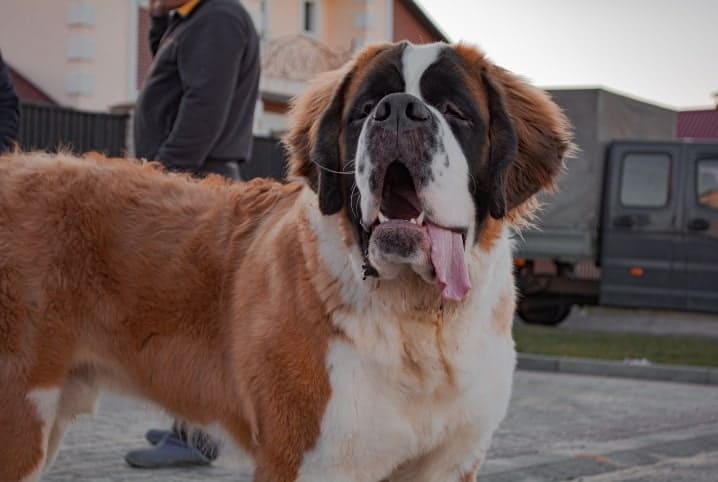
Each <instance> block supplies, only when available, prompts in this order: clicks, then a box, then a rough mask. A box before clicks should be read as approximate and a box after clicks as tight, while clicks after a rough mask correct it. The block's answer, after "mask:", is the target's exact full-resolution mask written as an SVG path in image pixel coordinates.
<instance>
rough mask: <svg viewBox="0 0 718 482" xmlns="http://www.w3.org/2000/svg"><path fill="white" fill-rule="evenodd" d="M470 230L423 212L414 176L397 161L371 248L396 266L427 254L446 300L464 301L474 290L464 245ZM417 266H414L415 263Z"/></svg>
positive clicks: (387, 176) (388, 178) (388, 180)
mask: <svg viewBox="0 0 718 482" xmlns="http://www.w3.org/2000/svg"><path fill="white" fill-rule="evenodd" d="M466 233H467V229H466V228H451V227H446V226H441V225H440V224H438V223H434V222H433V221H432V220H431V219H430V218H429V216H427V214H426V212H425V210H424V209H423V206H422V202H421V200H420V199H419V196H418V194H417V190H416V187H415V185H414V181H413V179H412V176H411V173H410V172H409V170H408V169H407V168H406V166H405V165H404V164H402V163H401V162H399V161H394V162H393V163H391V164H390V165H389V167H388V168H387V170H386V174H385V177H384V185H383V188H382V192H381V202H380V209H379V213H378V216H377V219H376V220H375V221H374V223H373V224H372V225H371V227H370V229H369V234H370V245H372V246H374V247H375V248H376V252H380V253H384V254H386V255H387V257H388V256H389V255H390V256H391V259H392V261H393V262H395V263H406V264H412V263H411V261H410V260H414V259H416V258H417V254H418V255H425V256H423V257H421V259H427V260H428V261H427V263H430V264H431V267H430V268H429V269H430V270H431V271H433V275H434V278H435V280H436V283H437V284H438V287H439V290H440V292H441V294H442V296H443V297H444V298H445V299H448V300H453V301H461V300H462V299H463V298H464V297H465V296H466V293H467V292H468V291H469V289H470V288H471V284H470V282H469V277H468V271H467V268H466V261H465V258H464V246H465V243H466ZM412 266H413V264H412Z"/></svg>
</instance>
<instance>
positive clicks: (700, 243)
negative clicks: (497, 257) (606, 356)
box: [516, 141, 718, 325]
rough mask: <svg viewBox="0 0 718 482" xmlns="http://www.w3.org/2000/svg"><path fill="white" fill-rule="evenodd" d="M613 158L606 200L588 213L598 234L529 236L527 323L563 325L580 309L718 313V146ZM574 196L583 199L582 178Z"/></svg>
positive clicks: (623, 146) (628, 148)
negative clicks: (596, 306) (574, 308)
mask: <svg viewBox="0 0 718 482" xmlns="http://www.w3.org/2000/svg"><path fill="white" fill-rule="evenodd" d="M604 156H605V157H604V158H603V159H601V164H602V165H603V170H602V171H603V172H601V173H600V174H598V173H596V176H597V177H600V179H601V183H602V185H601V187H600V189H599V194H598V200H597V201H591V202H588V203H586V204H585V205H584V206H583V207H584V213H588V212H589V211H590V209H593V210H594V211H596V215H595V216H596V219H597V220H598V223H597V226H596V229H595V231H594V232H595V233H596V234H595V236H594V235H592V234H591V233H592V231H588V230H586V231H585V235H584V237H585V238H586V239H588V240H589V241H587V242H582V243H581V244H578V243H577V242H576V241H575V240H577V239H580V238H579V237H578V236H576V235H575V234H574V232H573V231H571V230H574V231H575V225H576V223H575V222H572V223H565V224H566V228H564V231H561V229H558V228H555V227H551V226H550V227H549V228H548V229H545V230H544V229H537V230H533V231H529V232H527V233H525V235H523V236H521V237H519V243H518V244H519V249H518V256H519V258H518V259H517V261H516V274H517V284H518V287H519V292H520V293H521V297H520V299H519V305H518V314H519V316H520V317H521V318H522V319H524V320H525V321H527V322H529V323H537V324H545V325H553V324H557V323H560V322H561V321H563V319H564V318H565V317H566V316H567V315H568V314H569V312H570V310H571V307H572V306H573V305H574V304H579V305H591V304H599V305H610V306H619V307H631V308H659V309H672V310H685V311H703V312H718V143H698V142H690V141H614V142H611V143H608V144H607V145H606V149H605V152H604ZM569 169H570V167H569ZM579 174H580V173H579ZM579 177H580V176H579ZM586 182H588V179H587V180H586ZM566 189H567V190H572V191H573V193H571V192H569V196H566V197H567V198H569V199H572V198H571V196H574V197H575V196H579V198H580V195H581V193H580V190H581V189H582V188H581V184H580V181H579V180H578V179H576V175H575V174H574V178H573V179H572V180H571V186H570V187H566ZM562 195H564V194H562V192H561V191H559V193H558V194H557V196H558V197H560V196H562ZM564 196H565V195H564ZM576 199H578V198H576ZM584 201H585V200H584ZM551 202H552V201H551V199H550V198H548V200H547V203H548V207H549V208H551V207H552V205H551ZM574 204H575V203H574ZM566 206H571V204H570V203H567V202H565V200H562V199H560V198H559V199H558V202H556V203H555V205H554V207H561V208H562V210H559V209H554V210H553V212H554V213H559V214H563V213H565V212H567V211H566ZM590 206H595V207H593V208H590ZM586 207H589V208H590V209H589V210H585V208H586ZM560 218H561V216H556V215H555V214H554V216H553V219H554V224H553V226H556V225H557V224H558V223H557V222H556V221H555V220H556V219H560ZM539 225H540V223H539ZM563 233H569V234H568V235H567V234H563ZM594 238H595V239H594ZM583 245H585V246H590V247H591V249H590V250H589V249H584V250H581V249H577V248H573V249H572V247H574V246H583Z"/></svg>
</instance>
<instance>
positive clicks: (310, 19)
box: [302, 1, 318, 34]
mask: <svg viewBox="0 0 718 482" xmlns="http://www.w3.org/2000/svg"><path fill="white" fill-rule="evenodd" d="M317 23H318V22H317V3H316V1H305V2H302V28H303V29H304V32H305V33H309V34H316V33H317V30H318V29H317Z"/></svg>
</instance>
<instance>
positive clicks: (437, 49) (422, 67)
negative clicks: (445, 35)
mask: <svg viewBox="0 0 718 482" xmlns="http://www.w3.org/2000/svg"><path fill="white" fill-rule="evenodd" d="M445 48H446V45H445V44H442V43H433V44H427V45H414V44H408V45H407V46H406V48H405V49H404V53H403V54H402V58H401V62H402V73H403V75H404V83H405V84H406V88H405V89H404V90H405V92H407V93H409V94H411V95H414V96H416V97H418V98H420V99H422V100H423V97H422V96H421V77H422V76H423V75H424V71H426V69H428V68H429V66H430V65H431V64H433V63H434V62H436V61H437V60H438V58H439V53H441V51H442V50H443V49H445Z"/></svg>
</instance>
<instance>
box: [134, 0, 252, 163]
mask: <svg viewBox="0 0 718 482" xmlns="http://www.w3.org/2000/svg"><path fill="white" fill-rule="evenodd" d="M150 45H151V48H152V51H153V54H154V61H153V64H152V67H151V69H150V72H149V74H148V77H147V80H146V82H145V86H144V88H143V89H142V92H141V93H140V96H139V98H138V99H137V106H136V110H135V123H134V134H135V155H136V156H137V157H141V158H146V159H150V160H158V161H160V162H161V163H162V164H164V165H165V166H167V167H169V168H173V169H177V170H185V171H194V172H202V171H204V170H205V168H206V167H207V163H208V162H216V161H237V162H244V161H246V160H248V159H249V158H250V154H251V150H252V122H253V117H254V107H255V103H256V100H257V90H258V85H259V37H258V35H257V32H256V30H255V28H254V24H253V23H252V19H251V17H250V16H249V14H248V13H247V12H246V10H245V9H244V8H243V7H242V6H241V5H240V4H239V2H238V1H237V0H202V1H201V2H200V3H199V5H197V6H196V7H195V8H194V10H192V11H191V12H190V13H189V15H187V16H186V17H181V16H179V15H178V14H174V15H173V16H172V17H171V18H170V17H169V16H168V17H160V18H158V17H153V18H152V30H151V31H150Z"/></svg>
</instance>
